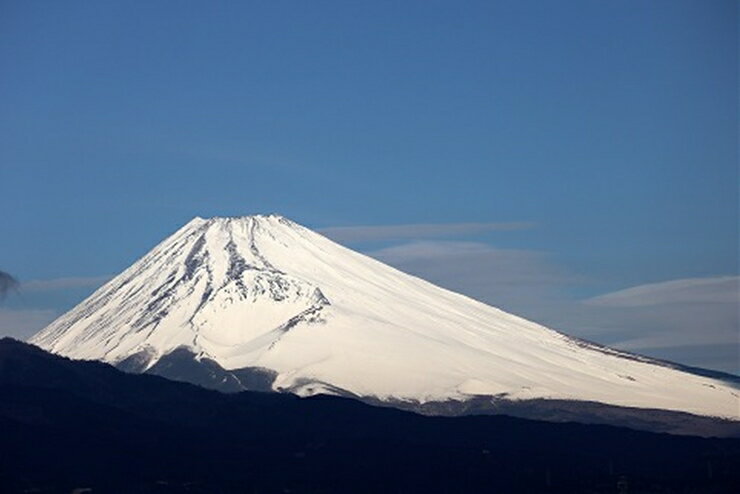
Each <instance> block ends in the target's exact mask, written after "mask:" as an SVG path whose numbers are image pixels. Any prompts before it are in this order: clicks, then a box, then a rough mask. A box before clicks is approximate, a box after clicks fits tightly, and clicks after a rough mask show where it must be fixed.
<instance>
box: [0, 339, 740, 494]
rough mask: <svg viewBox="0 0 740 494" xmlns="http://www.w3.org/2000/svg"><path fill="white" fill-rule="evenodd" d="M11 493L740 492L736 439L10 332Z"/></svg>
mask: <svg viewBox="0 0 740 494" xmlns="http://www.w3.org/2000/svg"><path fill="white" fill-rule="evenodd" d="M0 451H2V452H3V453H8V454H0V492H73V491H74V490H75V489H77V488H83V487H85V488H92V489H93V492H111V493H129V492H203V493H206V492H225V493H226V492H266V493H273V492H274V493H278V492H294V493H295V492H311V493H316V492H324V493H328V492H357V493H365V492H367V493H370V492H405V493H412V492H423V493H445V492H551V493H577V492H583V493H592V492H616V491H617V490H618V489H617V486H619V485H622V486H625V485H626V486H628V487H629V492H679V491H680V492H702V493H712V492H716V493H720V492H737V491H738V488H739V487H740V471H738V469H737V468H735V467H736V465H737V463H738V460H740V440H738V439H702V438H696V437H683V436H672V435H666V434H654V433H645V432H638V431H632V430H627V429H620V428H615V427H609V426H593V425H580V424H552V423H546V422H536V421H530V420H521V419H514V418H510V417H456V418H449V417H423V416H419V415H416V414H412V413H406V412H401V411H398V410H391V409H383V408H376V407H370V406H367V405H364V404H362V403H358V402H356V401H354V400H347V399H343V398H338V397H327V396H318V397H310V398H297V397H295V396H291V395H287V394H278V393H253V392H243V393H234V394H224V393H217V392H214V391H209V390H205V389H202V388H200V387H197V386H192V385H189V384H185V383H177V382H172V381H169V380H166V379H162V378H159V377H156V376H148V375H132V374H127V373H123V372H120V371H117V370H116V369H115V368H113V367H112V366H110V365H107V364H104V363H100V362H91V361H88V362H84V361H72V360H69V359H66V358H63V357H60V356H57V355H52V354H49V353H46V352H44V351H42V350H40V349H38V348H36V347H33V346H30V345H27V344H24V343H21V342H17V341H14V340H10V339H0Z"/></svg>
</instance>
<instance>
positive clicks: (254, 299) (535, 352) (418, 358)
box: [30, 215, 740, 431]
mask: <svg viewBox="0 0 740 494" xmlns="http://www.w3.org/2000/svg"><path fill="white" fill-rule="evenodd" d="M30 342H31V343H33V344H35V345H38V346H40V347H42V348H44V349H46V350H49V351H51V352H54V353H57V354H61V355H64V356H68V357H71V358H75V359H92V360H101V361H105V362H108V363H111V364H114V365H116V366H118V367H119V368H121V369H124V370H127V371H130V372H149V373H155V374H161V375H164V376H166V377H171V378H174V379H180V380H185V381H191V382H194V383H196V384H201V385H205V386H207V387H211V388H216V389H221V390H224V391H239V390H244V389H256V390H270V391H281V392H290V393H294V394H298V395H301V396H308V395H314V394H337V395H345V396H352V397H356V398H359V399H362V400H365V401H369V402H373V403H378V404H384V405H390V406H396V407H400V408H411V409H415V410H417V411H422V412H426V413H441V414H458V413H471V412H482V413H489V412H491V413H495V412H505V413H512V414H514V415H516V414H519V415H528V416H534V417H538V418H541V417H546V418H551V419H556V420H569V419H579V418H581V417H583V416H585V415H588V416H589V417H590V419H588V420H590V421H602V422H610V421H611V422H615V423H619V422H620V421H621V422H624V421H625V420H626V419H625V417H630V420H637V419H635V417H638V416H639V417H642V418H640V419H639V420H642V421H643V422H645V420H648V421H653V422H655V421H656V419H655V417H657V416H670V417H680V420H679V422H680V421H683V422H685V421H686V420H687V417H689V418H692V420H693V418H696V419H702V418H707V417H711V418H712V420H714V419H715V418H719V419H723V421H724V422H727V423H731V424H733V426H736V425H737V424H738V422H737V421H738V420H740V411H739V410H740V392H739V391H738V381H737V378H736V377H735V376H729V375H720V374H717V375H713V374H711V373H710V372H708V371H705V372H702V371H697V370H692V369H688V368H684V367H682V366H680V365H677V364H671V363H667V362H662V361H656V360H652V359H648V358H645V357H640V356H637V355H633V354H629V353H625V352H620V351H617V350H613V349H609V348H606V347H603V346H600V345H596V344H592V343H588V342H584V341H582V340H579V339H576V338H571V337H569V336H566V335H564V334H562V333H559V332H556V331H554V330H551V329H548V328H546V327H543V326H541V325H539V324H536V323H534V322H531V321H528V320H525V319H523V318H521V317H517V316H515V315H512V314H509V313H506V312H504V311H502V310H499V309H497V308H494V307H491V306H489V305H486V304H483V303H481V302H478V301H476V300H473V299H471V298H468V297H466V296H463V295H460V294H457V293H454V292H451V291H448V290H445V289H443V288H440V287H438V286H435V285H433V284H431V283H428V282H426V281H424V280H421V279H419V278H416V277H414V276H410V275H408V274H405V273H403V272H400V271H398V270H396V269H394V268H391V267H389V266H387V265H385V264H383V263H381V262H379V261H376V260H374V259H372V258H370V257H367V256H365V255H362V254H360V253H357V252H354V251H352V250H350V249H348V248H345V247H343V246H341V245H338V244H336V243H334V242H332V241H331V240H329V239H327V238H325V237H323V236H321V235H319V234H317V233H315V232H313V231H311V230H309V229H307V228H305V227H303V226H300V225H298V224H296V223H294V222H292V221H290V220H288V219H286V218H284V217H281V216H276V215H270V216H246V217H223V218H221V217H217V218H210V219H203V218H195V219H193V220H192V221H190V222H189V223H187V224H186V225H185V226H183V227H182V228H181V229H180V230H178V231H177V232H175V233H174V234H172V235H171V236H170V237H168V238H167V239H165V240H164V241H163V242H162V243H160V244H159V245H158V246H156V247H155V248H154V249H153V250H151V251H150V252H149V253H148V254H146V255H145V256H144V257H142V258H141V259H140V260H138V261H137V262H135V263H134V264H133V265H132V266H131V267H129V268H128V269H126V270H125V271H123V272H122V273H121V274H119V275H118V276H116V277H115V278H113V279H112V280H111V281H109V282H108V283H106V284H105V285H104V286H102V287H101V288H100V289H98V290H97V291H96V292H95V293H93V294H92V295H91V296H90V297H89V298H87V299H86V300H84V301H83V302H82V303H80V304H79V305H78V306H77V307H75V308H74V309H72V310H71V311H69V312H68V313H66V314H64V315H63V316H61V317H60V318H58V319H57V320H55V321H54V322H52V323H51V324H50V325H49V326H48V327H46V328H45V329H43V330H42V331H41V332H39V333H38V334H37V335H35V336H34V337H33V338H31V340H30ZM584 411H586V412H584ZM646 411H651V412H654V413H653V415H652V416H651V418H650V419H645V416H644V415H640V413H643V414H644V413H645V412H646ZM656 414H657V415H656ZM660 414H663V415H660ZM666 414H667V415H666ZM672 424H673V425H671V426H670V427H669V426H666V427H663V430H670V431H674V430H680V429H681V427H677V426H675V424H676V420H673V419H672ZM648 428H649V427H648Z"/></svg>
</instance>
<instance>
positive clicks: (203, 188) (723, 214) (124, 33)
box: [0, 0, 739, 369]
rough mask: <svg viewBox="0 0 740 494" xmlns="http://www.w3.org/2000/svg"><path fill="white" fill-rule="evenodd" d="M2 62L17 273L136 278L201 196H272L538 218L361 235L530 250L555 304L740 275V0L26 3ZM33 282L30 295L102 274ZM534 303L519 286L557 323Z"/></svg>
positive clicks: (285, 201)
mask: <svg viewBox="0 0 740 494" xmlns="http://www.w3.org/2000/svg"><path fill="white" fill-rule="evenodd" d="M0 73H1V74H2V76H0V207H1V208H2V211H3V215H2V219H1V220H0V225H1V227H0V232H2V233H1V234H2V238H3V240H2V241H1V242H0V269H3V270H6V271H9V272H11V273H14V274H15V275H17V277H19V278H20V279H21V280H23V281H28V280H41V281H44V280H47V281H48V280H55V279H59V278H69V277H75V278H80V279H96V278H98V277H100V276H105V275H109V274H114V273H116V272H118V271H120V270H122V269H123V268H125V267H126V266H127V265H129V264H130V263H131V262H132V261H133V260H135V259H136V258H138V257H139V256H141V255H142V254H144V253H145V252H146V251H147V250H148V249H149V248H151V247H152V246H153V245H154V244H155V243H157V242H158V241H160V240H161V239H162V238H163V237H165V236H166V235H167V234H169V233H170V232H172V231H173V230H175V229H176V228H178V227H179V226H180V225H181V224H183V223H184V222H186V221H187V220H189V219H190V218H191V217H193V216H195V215H199V216H211V215H242V214H251V213H259V212H277V213H281V214H283V215H285V216H288V217H290V218H292V219H294V220H295V221H298V222H300V223H303V224H304V225H306V226H309V227H312V228H317V229H320V228H327V227H336V226H364V225H375V226H389V225H406V224H416V225H418V224H429V223H433V224H460V223H464V224H469V223H490V222H496V223H498V222H527V223H531V224H532V226H531V227H530V228H524V229H517V230H498V229H478V230H474V231H464V232H463V233H460V230H459V229H458V230H454V228H453V229H452V230H451V233H448V234H447V235H444V234H438V235H434V238H426V237H427V236H428V230H423V229H422V230H421V231H422V233H420V234H419V235H418V238H417V237H415V236H414V235H411V236H409V237H408V238H402V239H398V238H383V237H378V238H377V239H376V241H374V242H367V241H362V242H360V241H359V240H358V241H357V242H355V244H354V245H353V246H354V247H355V248H358V249H360V250H364V251H367V252H372V253H373V254H374V255H376V256H378V257H381V258H383V256H386V260H388V259H391V260H393V259H395V261H393V262H395V263H396V265H398V266H399V267H402V268H404V269H407V270H413V269H416V271H417V274H420V275H422V276H425V277H427V278H434V276H433V275H432V274H429V273H430V272H429V269H432V270H433V269H434V266H437V265H438V263H439V259H438V258H435V260H433V261H429V262H430V263H431V264H430V265H428V266H427V267H426V268H425V267H424V266H422V267H419V265H418V263H419V262H420V261H419V259H429V252H434V253H436V254H435V255H448V254H450V253H451V254H450V255H453V254H454V255H456V256H459V255H463V256H464V255H468V257H467V258H466V259H468V260H469V259H470V255H473V254H470V252H472V251H471V250H470V249H471V248H473V247H475V248H478V249H483V250H485V249H489V250H490V251H491V252H496V253H499V254H500V253H501V252H505V253H509V254H511V253H517V255H520V256H523V257H521V258H517V259H516V260H512V258H500V257H498V258H496V259H497V260H493V259H489V260H488V261H490V262H509V263H512V265H517V264H516V263H517V262H519V263H520V264H521V265H522V266H524V267H523V268H522V269H523V270H525V271H527V272H529V271H528V270H534V271H536V272H538V273H542V272H545V273H546V274H547V276H550V274H551V273H558V276H559V278H557V279H558V280H560V282H559V284H557V286H556V287H555V288H553V289H552V290H551V292H549V293H548V294H547V296H543V297H540V299H539V300H542V299H544V298H547V297H550V298H558V299H567V300H568V301H570V302H572V301H583V300H586V299H589V298H590V297H594V296H598V295H603V294H605V293H608V292H613V291H617V290H620V289H626V288H630V287H634V286H638V285H645V284H654V283H660V282H668V281H671V280H678V279H689V280H694V279H699V278H700V279H710V278H711V279H714V280H720V283H724V282H723V281H721V280H725V281H726V279H727V277H728V276H729V277H733V276H736V275H737V273H738V223H739V221H738V220H739V218H738V142H737V135H738V134H737V133H738V94H737V87H738V7H737V2H736V1H734V0H729V1H721V0H712V1H706V0H697V1H683V0H664V1H657V0H648V1H646V0H635V1H618V2H616V1H615V2H602V1H536V2H527V1H521V0H517V1H509V2H501V1H491V0H488V1H482V2H476V1H465V2H453V1H447V2H439V1H419V2H414V1H405V2H395V1H394V2H390V1H389V2H386V1H372V2H354V1H341V2H340V1H337V2H322V1H317V2H303V1H301V2H284V1H275V2H157V1H153V2H130V1H121V2H110V1H103V0H97V1H88V2H75V1H66V2H53V1H49V2H41V1H32V2H21V1H7V2H3V3H2V4H1V5H0ZM463 230H464V229H463ZM423 232H427V233H423ZM347 243H350V244H352V241H351V239H350V240H348V241H347ZM471 246H473V247H471ZM393 248H395V249H399V248H405V249H406V250H405V251H403V253H404V254H403V255H404V256H406V257H403V256H402V257H401V258H400V260H399V257H398V253H399V251H398V250H395V251H388V249H393ZM414 249H416V250H414ZM430 249H431V250H430ZM434 249H437V250H434ZM439 249H443V251H440V250H439ZM444 249H447V250H444ZM473 250H474V251H475V249H473ZM389 252H390V254H389ZM440 252H443V254H440ZM475 252H477V253H475V254H474V255H473V257H475V256H477V255H479V254H480V252H479V251H475ZM445 253H447V254H445ZM466 253H467V254H466ZM414 255H416V256H417V257H416V258H414V257H413V256H414ZM388 256H390V257H388ZM394 256H395V257H394ZM409 256H411V257H409ZM419 256H420V257H419ZM527 256H529V257H527ZM475 258H476V259H478V258H477V257H475ZM522 259H524V260H522ZM488 261H486V262H488ZM389 262H391V261H390V260H389ZM409 262H410V263H411V268H409V267H408V266H409V264H408V263H409ZM481 262H483V261H481ZM404 263H406V264H404ZM415 263H416V264H415ZM422 264H423V263H422ZM462 264H464V263H463V262H461V263H460V265H462ZM414 266H416V267H414ZM412 268H413V269H412ZM425 269H426V271H425ZM538 270H539V271H538ZM496 273H499V272H498V271H496ZM499 275H500V273H499ZM444 276H446V278H445V277H444ZM444 276H442V275H439V276H438V279H437V278H435V279H434V281H437V282H439V283H441V284H445V285H447V286H451V287H454V288H456V289H459V290H461V291H466V292H467V293H469V294H471V295H474V296H478V297H479V298H483V299H485V300H487V301H490V302H492V303H496V302H497V301H498V300H499V299H497V298H496V297H495V296H494V295H495V293H498V292H496V290H493V291H491V290H489V292H486V293H487V294H486V293H484V294H480V293H478V292H476V290H475V289H473V288H470V287H471V285H469V284H466V283H467V282H466V278H465V273H461V272H457V273H454V272H453V273H447V274H446V275H444ZM491 276H492V277H493V278H496V274H495V273H494V274H492V275H491ZM528 279H531V278H528ZM548 279H549V278H548ZM731 279H735V282H734V286H735V288H734V290H735V292H736V291H737V288H736V287H737V279H736V278H731ZM484 281H485V280H484ZM484 281H480V280H479V281H478V283H483V284H484V285H485V283H484ZM489 282H490V283H495V282H496V280H495V279H492V280H489ZM80 283H81V286H83V287H85V286H86V285H85V284H84V283H83V282H80ZM512 283H514V284H516V283H517V282H516V281H514V282H512ZM519 283H520V284H521V282H519ZM536 284H537V287H539V286H541V283H536ZM92 285H94V283H92V282H91V283H90V286H92ZM33 286H36V288H35V289H32V290H29V291H28V293H27V294H26V295H24V298H23V300H17V299H16V300H11V299H8V300H6V302H5V306H6V307H5V309H4V310H5V311H6V312H9V311H13V310H15V311H21V310H46V311H52V312H55V313H58V312H60V311H62V310H64V309H65V308H69V307H68V306H69V305H70V304H72V303H74V302H75V301H77V300H78V299H79V298H80V297H81V296H83V295H84V293H82V292H83V291H84V290H85V289H87V290H88V292H89V289H91V288H89V287H88V288H85V289H83V288H80V285H76V286H73V288H74V290H72V291H70V292H63V293H58V286H57V285H52V286H57V288H56V289H55V290H57V293H49V292H50V291H51V290H50V289H48V285H43V284H42V285H41V286H47V290H46V291H44V290H40V289H39V288H38V286H39V285H38V284H37V285H32V287H33ZM692 286H695V285H692ZM702 286H703V285H702ZM489 288H490V287H489ZM489 288H486V290H487V289H489ZM499 288H500V287H499ZM497 289H498V288H497ZM75 290H76V291H75ZM81 290H82V291H81ZM484 291H485V290H484ZM530 292H531V293H534V292H536V290H534V291H533V290H529V292H528V293H530ZM86 293H87V292H86ZM506 293H508V292H505V293H504V295H505V294H506ZM34 294H35V295H34ZM504 298H505V297H504ZM700 298H701V297H700ZM529 300H530V302H528V303H529V305H527V303H523V302H522V303H519V305H517V303H514V302H507V303H508V304H509V306H510V308H512V309H517V310H519V311H520V312H524V313H525V315H532V316H533V317H534V316H537V317H539V318H540V319H541V320H544V321H545V322H552V321H553V320H554V319H553V317H554V316H543V315H540V314H539V313H538V311H540V312H541V310H540V308H538V307H537V303H539V302H538V301H537V300H538V299H537V297H533V296H530V297H529ZM499 305H504V306H506V305H507V304H506V303H504V304H501V303H499ZM736 306H737V304H736V302H733V303H731V304H730V305H729V306H728V305H727V302H726V301H725V309H724V310H728V307H730V308H732V307H734V308H735V313H736V312H737V311H736V308H737V307H736ZM533 307H534V308H533ZM505 308H509V307H508V306H506V307H505ZM701 310H702V311H710V312H711V311H712V308H711V307H710V308H709V309H707V308H704V309H701ZM553 313H559V314H562V313H563V309H562V307H561V308H560V311H559V312H558V311H557V310H554V311H553ZM17 315H18V314H15V316H17ZM47 316H48V314H47ZM651 317H652V316H651ZM728 317H730V316H728ZM548 318H549V319H548ZM555 319H557V317H555ZM648 319H650V318H648ZM8 320H9V319H7V318H6V323H5V324H6V326H5V327H0V332H3V331H5V332H6V333H8V332H10V333H12V329H9V326H8V324H9V323H8V322H7V321H8ZM728 320H729V323H728V324H729V326H728V327H729V328H730V330H728V329H727V328H726V329H725V330H724V331H725V332H724V333H723V334H724V335H725V336H724V337H723V338H725V339H726V338H727V335H730V337H732V334H734V335H735V337H736V335H737V333H736V331H737V317H735V318H734V320H733V319H732V317H730V318H729V319H728ZM1 321H2V318H0V322H1ZM552 323H553V324H555V322H552ZM636 324H637V326H634V325H633V326H632V327H631V329H632V330H633V331H635V330H637V331H639V330H640V327H639V323H636ZM643 324H646V323H643ZM699 324H700V326H701V323H699ZM707 324H709V323H707ZM557 325H559V326H564V328H563V329H566V330H567V329H568V328H569V327H570V326H576V324H575V323H574V322H573V321H572V320H571V321H568V320H566V321H564V322H557ZM733 325H734V333H733V332H732V327H733ZM586 326H588V324H586ZM666 327H670V325H668V326H666ZM702 329H705V328H702ZM645 331H652V330H649V329H645ZM687 331H688V329H687ZM728 331H730V332H728ZM595 339H601V340H602V341H606V340H609V338H603V337H599V335H597V337H595ZM735 341H737V340H736V339H735ZM607 342H610V341H607ZM709 344H714V345H715V346H717V345H724V347H725V352H726V353H727V350H726V348H727V343H726V342H725V341H724V340H723V341H722V342H719V343H718V342H716V341H711V342H710V341H708V342H707V345H709ZM692 351H694V350H692ZM730 351H732V345H731V344H730ZM706 355H708V354H705V357H703V360H701V362H700V363H702V364H703V365H709V366H711V365H712V362H714V360H712V358H713V357H711V358H710V357H707V356H706ZM669 356H670V355H669ZM717 358H720V357H717ZM721 358H722V359H724V360H723V362H725V363H722V364H717V365H715V367H722V368H726V369H733V364H732V359H733V355H732V354H725V356H724V357H721ZM734 359H735V361H736V360H737V348H735V353H734ZM697 362H698V361H697ZM727 362H730V363H729V364H727ZM735 368H736V367H735Z"/></svg>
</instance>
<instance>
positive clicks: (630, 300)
mask: <svg viewBox="0 0 740 494" xmlns="http://www.w3.org/2000/svg"><path fill="white" fill-rule="evenodd" d="M739 287H740V277H738V276H719V277H715V278H687V279H680V280H671V281H665V282H661V283H650V284H646V285H640V286H636V287H631V288H627V289H624V290H619V291H616V292H612V293H607V294H605V295H600V296H598V297H593V298H590V299H588V300H586V301H585V303H587V304H591V305H601V306H609V307H644V306H651V305H665V304H681V303H718V304H721V303H735V304H737V303H738V300H740V289H739Z"/></svg>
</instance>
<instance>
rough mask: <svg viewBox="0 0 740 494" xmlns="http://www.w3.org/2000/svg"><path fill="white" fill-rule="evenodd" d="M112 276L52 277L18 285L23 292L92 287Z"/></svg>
mask: <svg viewBox="0 0 740 494" xmlns="http://www.w3.org/2000/svg"><path fill="white" fill-rule="evenodd" d="M111 278H112V276H88V277H68V278H54V279H50V280H32V281H26V282H24V283H22V284H21V285H20V289H21V290H22V291H23V292H24V293H36V292H50V291H56V290H67V289H73V288H94V287H98V286H100V285H102V284H103V283H105V282H107V281H108V280H110V279H111Z"/></svg>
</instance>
